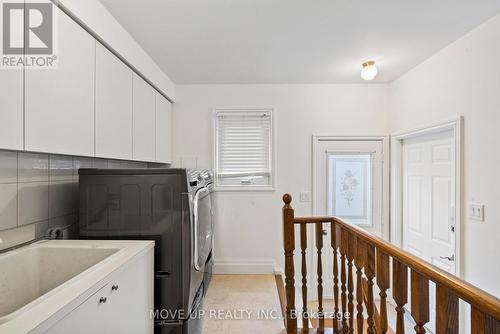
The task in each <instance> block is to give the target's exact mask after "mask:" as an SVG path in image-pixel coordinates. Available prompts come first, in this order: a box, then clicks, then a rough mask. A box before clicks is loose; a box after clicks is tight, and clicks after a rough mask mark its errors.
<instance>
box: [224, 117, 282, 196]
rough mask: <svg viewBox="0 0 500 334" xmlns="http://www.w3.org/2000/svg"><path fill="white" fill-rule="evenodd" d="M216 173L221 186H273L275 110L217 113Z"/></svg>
mask: <svg viewBox="0 0 500 334" xmlns="http://www.w3.org/2000/svg"><path fill="white" fill-rule="evenodd" d="M215 129H216V138H215V139H216V152H215V155H216V156H215V158H216V172H217V181H218V182H217V183H218V185H219V186H229V187H235V186H240V187H248V186H260V187H262V186H271V185H272V175H273V173H272V172H273V170H272V169H273V166H272V164H273V159H272V147H273V145H272V138H273V134H272V129H273V126H272V112H271V110H224V111H216V113H215Z"/></svg>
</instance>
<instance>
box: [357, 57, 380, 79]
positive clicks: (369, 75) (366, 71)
mask: <svg viewBox="0 0 500 334" xmlns="http://www.w3.org/2000/svg"><path fill="white" fill-rule="evenodd" d="M362 67H363V68H362V69H361V77H362V78H363V79H364V80H366V81H370V80H373V79H375V77H376V76H377V73H378V69H377V66H375V62H374V61H373V60H369V61H367V62H365V63H363V64H362Z"/></svg>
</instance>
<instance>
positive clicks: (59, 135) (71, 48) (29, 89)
mask: <svg viewBox="0 0 500 334" xmlns="http://www.w3.org/2000/svg"><path fill="white" fill-rule="evenodd" d="M55 11H56V13H57V15H58V25H59V27H58V29H57V34H56V36H55V38H57V39H58V48H57V50H55V52H56V55H57V57H58V66H57V68H53V69H26V77H25V87H26V92H25V103H26V105H25V108H26V109H25V133H26V134H25V136H26V143H25V144H26V150H27V151H39V152H50V153H63V154H72V155H82V156H93V155H94V66H95V40H94V38H93V37H92V36H90V35H89V34H88V33H87V32H86V31H85V30H84V29H82V28H81V27H80V26H79V25H78V24H77V23H75V22H74V21H73V20H72V19H71V18H69V17H68V16H67V15H66V14H65V13H63V12H62V11H61V10H59V9H58V8H55ZM7 74H8V75H11V74H9V73H7ZM2 77H3V75H2ZM0 81H2V80H1V79H0ZM16 86H17V85H16ZM1 91H2V92H4V89H2V90H1ZM18 91H19V92H20V94H22V89H21V88H19V89H18ZM16 95H17V92H16ZM2 100H3V98H2ZM21 122H22V121H21ZM0 124H4V122H3V121H2V122H0ZM15 131H16V133H22V130H21V129H19V127H16V130H15ZM2 132H3V131H2ZM1 136H2V135H1V134H0V137H1ZM12 136H13V135H12Z"/></svg>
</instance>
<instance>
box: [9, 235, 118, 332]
mask: <svg viewBox="0 0 500 334" xmlns="http://www.w3.org/2000/svg"><path fill="white" fill-rule="evenodd" d="M117 251H119V249H115V248H98V247H50V246H44V244H43V243H40V244H34V245H31V246H28V247H23V248H20V249H18V250H14V251H10V252H7V253H4V254H0V296H2V297H1V298H0V324H1V323H4V322H6V321H8V320H9V319H10V318H11V317H10V316H8V315H10V314H12V313H14V312H16V311H19V310H20V309H22V308H26V307H29V306H30V305H32V304H35V303H36V302H37V300H41V299H43V296H44V295H47V294H48V293H49V292H50V291H52V290H54V289H55V288H57V287H60V286H61V285H63V284H64V283H65V282H67V281H69V280H71V279H72V278H74V277H75V276H78V275H79V274H81V273H83V272H84V271H86V270H87V269H89V268H91V267H92V266H94V265H96V264H97V263H99V262H101V261H103V260H104V259H106V258H107V257H109V256H111V255H112V254H114V253H116V252H117Z"/></svg>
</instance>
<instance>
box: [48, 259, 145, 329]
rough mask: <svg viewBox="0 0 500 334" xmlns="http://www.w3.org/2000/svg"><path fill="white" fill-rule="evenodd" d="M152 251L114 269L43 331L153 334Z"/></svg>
mask: <svg viewBox="0 0 500 334" xmlns="http://www.w3.org/2000/svg"><path fill="white" fill-rule="evenodd" d="M153 251H154V250H153V249H150V250H149V251H148V252H147V253H145V254H143V255H141V256H140V257H139V258H136V259H134V260H131V261H132V263H128V264H126V265H125V266H124V267H122V268H119V269H117V270H116V271H115V272H113V274H112V277H110V279H109V281H108V283H107V284H106V285H105V286H104V287H102V288H101V289H99V290H98V291H97V292H96V293H94V294H93V295H92V296H90V298H88V299H86V300H85V301H84V302H83V303H82V304H80V305H79V306H78V307H76V308H75V309H74V310H72V311H71V312H70V313H68V314H67V315H66V316H65V317H64V318H62V319H61V320H60V321H59V322H57V323H56V324H55V325H53V326H52V327H50V328H49V329H48V330H47V331H46V332H45V333H47V334H48V333H50V334H68V333H71V334H89V333H103V334H104V333H105V334H115V333H116V334H138V333H141V334H152V333H153V319H152V318H151V316H150V310H152V309H153V307H154V306H153V299H154V297H153V295H154V288H153V277H154V255H153ZM103 298H105V300H103Z"/></svg>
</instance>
